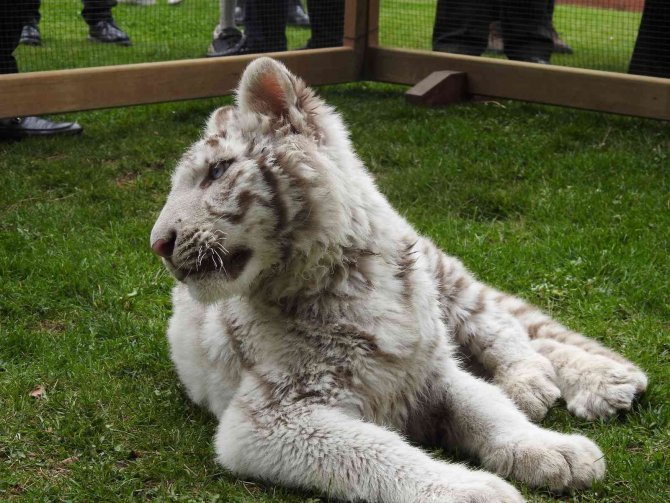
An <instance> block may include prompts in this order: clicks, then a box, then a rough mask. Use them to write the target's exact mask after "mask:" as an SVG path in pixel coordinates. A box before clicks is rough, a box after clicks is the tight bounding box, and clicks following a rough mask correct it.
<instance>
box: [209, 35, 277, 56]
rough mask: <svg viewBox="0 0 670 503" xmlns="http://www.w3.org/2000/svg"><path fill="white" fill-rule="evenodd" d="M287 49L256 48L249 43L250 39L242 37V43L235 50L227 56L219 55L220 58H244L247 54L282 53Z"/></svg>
mask: <svg viewBox="0 0 670 503" xmlns="http://www.w3.org/2000/svg"><path fill="white" fill-rule="evenodd" d="M285 50H286V48H284V49H281V48H277V47H260V46H254V45H251V44H250V43H249V39H248V38H247V37H246V36H242V42H241V43H240V44H238V45H237V47H235V48H234V49H232V50H230V51H228V52H226V53H225V54H219V56H244V55H245V54H261V53H265V52H282V51H285Z"/></svg>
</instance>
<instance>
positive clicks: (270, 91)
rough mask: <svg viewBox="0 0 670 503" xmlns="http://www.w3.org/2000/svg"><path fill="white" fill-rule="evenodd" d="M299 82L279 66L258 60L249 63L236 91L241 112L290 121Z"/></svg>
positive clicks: (262, 59)
mask: <svg viewBox="0 0 670 503" xmlns="http://www.w3.org/2000/svg"><path fill="white" fill-rule="evenodd" d="M295 83H296V78H295V77H294V76H293V75H292V74H291V73H290V72H289V71H288V69H287V68H286V67H285V66H284V65H283V64H282V63H280V62H278V61H275V60H274V59H271V58H266V57H262V58H258V59H255V60H254V61H252V62H251V63H249V65H248V66H247V68H246V69H245V70H244V73H243V74H242V78H241V79H240V85H239V86H238V88H237V104H238V106H239V108H240V110H243V111H249V112H256V113H260V114H264V115H268V116H270V117H277V118H279V117H282V116H283V117H288V116H289V112H290V109H291V107H294V106H296V104H297V93H296V88H295Z"/></svg>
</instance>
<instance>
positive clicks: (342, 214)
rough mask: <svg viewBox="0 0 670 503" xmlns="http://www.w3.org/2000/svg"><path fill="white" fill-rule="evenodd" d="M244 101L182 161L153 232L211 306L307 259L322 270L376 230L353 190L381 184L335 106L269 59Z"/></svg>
mask: <svg viewBox="0 0 670 503" xmlns="http://www.w3.org/2000/svg"><path fill="white" fill-rule="evenodd" d="M236 97H237V99H236V105H235V106H226V107H222V108H219V109H218V110H216V111H214V113H212V115H211V116H210V118H209V120H208V121H207V125H206V127H205V131H204V135H203V137H202V138H201V139H200V140H199V141H197V142H196V143H195V144H194V145H192V146H191V148H190V149H189V150H188V151H187V152H186V154H185V155H184V156H183V157H182V159H181V161H180V162H179V163H178V165H177V167H176V169H175V171H174V173H173V176H172V189H171V191H170V193H169V195H168V198H167V202H166V203H165V206H164V207H163V209H162V211H161V213H160V215H159V217H158V219H157V221H156V223H155V225H154V227H153V230H152V232H151V247H152V249H153V250H154V252H155V253H156V254H158V255H159V256H160V257H161V258H162V260H163V262H164V264H165V266H166V267H167V269H168V270H169V271H170V272H171V273H172V274H173V275H174V276H175V277H176V278H177V279H178V280H179V281H182V282H184V283H186V284H187V285H188V286H189V289H190V291H191V293H192V295H193V296H194V297H195V298H196V299H198V300H200V301H202V302H213V301H216V300H219V299H221V298H224V297H228V296H230V295H239V294H244V293H245V292H247V291H249V289H250V288H251V287H252V286H253V285H254V284H256V286H257V284H258V282H259V281H262V278H263V277H268V276H271V275H272V274H273V273H276V272H277V271H281V270H282V269H286V268H287V267H288V264H290V263H295V262H297V261H299V260H298V257H300V259H301V260H302V263H303V266H302V267H303V269H304V268H305V267H319V265H318V264H311V265H305V262H306V261H307V262H309V257H313V256H315V255H318V250H322V251H323V250H326V249H328V248H332V247H333V245H335V248H337V247H338V246H340V245H346V244H347V243H349V242H351V241H352V235H354V234H356V232H357V231H356V230H355V229H354V227H356V226H361V225H362V226H365V225H366V218H365V216H364V215H363V214H361V215H359V216H358V218H356V213H360V212H362V211H363V209H362V208H363V206H364V203H363V201H360V200H358V199H365V196H364V195H363V194H362V193H361V194H358V189H352V186H353V187H360V186H361V184H362V185H367V184H369V183H371V180H370V179H369V176H368V175H367V172H366V171H365V169H364V168H363V167H362V165H361V163H360V161H359V160H358V158H357V157H356V155H355V154H354V152H353V150H352V148H351V145H350V142H349V138H348V133H347V131H346V129H345V127H344V125H343V123H342V121H341V119H340V117H339V116H338V115H337V113H336V112H335V111H334V110H333V109H331V108H330V107H328V106H327V105H325V103H324V102H323V101H322V100H321V99H319V98H318V97H316V96H315V94H314V93H313V91H312V90H311V89H309V88H308V87H306V86H305V84H304V83H303V82H302V81H301V80H300V79H299V78H297V77H295V76H294V75H292V74H291V73H290V72H289V71H288V70H287V69H286V67H285V66H284V65H282V64H281V63H278V62H277V61H274V60H272V59H270V58H265V57H263V58H259V59H256V60H254V61H253V62H252V63H251V64H249V66H248V67H247V68H246V70H245V71H244V73H243V75H242V78H241V80H240V84H239V87H238V90H237V93H236ZM357 194H358V195H357ZM347 208H350V209H349V210H348V209H347ZM352 212H353V214H352ZM352 217H353V218H354V219H355V220H356V221H355V223H353V224H352ZM352 226H353V227H352ZM298 274H301V273H298Z"/></svg>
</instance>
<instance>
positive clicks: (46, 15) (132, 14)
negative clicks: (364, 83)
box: [16, 0, 640, 85]
mask: <svg viewBox="0 0 670 503" xmlns="http://www.w3.org/2000/svg"><path fill="white" fill-rule="evenodd" d="M80 10H81V2H80V1H79V0H53V1H49V2H43V4H42V11H41V12H42V21H41V25H40V26H41V30H42V36H43V40H44V44H43V46H41V47H26V46H20V47H19V48H18V50H17V51H16V56H17V58H18V61H19V64H20V67H21V71H35V70H52V69H60V68H80V67H87V66H101V65H113V64H123V63H142V62H148V61H163V60H172V59H189V58H197V57H201V56H203V55H204V54H205V51H206V49H207V46H208V45H209V43H210V40H211V33H212V30H213V29H214V26H215V25H216V23H217V22H218V2H216V1H215V0H184V2H183V3H182V4H180V5H178V6H172V7H171V6H168V5H167V3H166V2H165V1H164V0H158V3H157V4H156V5H154V6H151V7H142V6H135V5H129V4H120V5H118V6H117V7H116V8H115V9H114V17H115V19H116V21H117V23H118V24H119V26H121V27H122V28H123V29H124V30H125V31H127V32H128V34H129V35H130V36H131V38H132V41H133V46H132V47H117V46H111V47H110V46H105V45H100V44H92V43H91V42H88V41H87V40H86V35H87V27H86V24H85V23H84V22H83V20H82V19H81V17H80V16H79V12H80ZM434 19H435V0H410V1H407V0H402V1H401V0H389V1H384V2H382V8H381V13H380V41H381V43H382V44H383V45H389V46H395V47H406V48H412V49H426V50H430V48H431V33H432V29H433V22H434ZM639 23H640V14H639V13H634V12H622V11H615V10H609V9H594V8H584V7H575V6H571V5H558V6H557V7H556V12H555V14H554V24H555V25H556V28H557V29H558V31H559V32H560V33H561V35H562V36H563V38H564V39H565V40H566V41H567V42H568V43H569V44H570V45H571V46H572V47H573V49H574V51H575V53H574V54H573V55H554V56H553V58H552V63H553V64H557V65H565V66H574V67H582V68H594V69H598V70H609V71H624V72H625V71H626V69H627V67H628V61H629V60H630V55H631V53H632V50H633V45H634V44H635V37H636V34H637V29H638V26H639ZM287 37H288V45H289V49H296V48H298V47H301V46H304V45H305V43H306V42H307V39H308V37H309V30H307V29H304V28H292V27H289V28H288V29H287ZM150 84H151V83H148V85H150ZM120 85H122V84H120Z"/></svg>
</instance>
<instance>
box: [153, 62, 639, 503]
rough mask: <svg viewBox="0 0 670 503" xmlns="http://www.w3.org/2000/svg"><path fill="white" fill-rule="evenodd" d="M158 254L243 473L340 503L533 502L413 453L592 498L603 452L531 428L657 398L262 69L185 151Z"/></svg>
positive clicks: (178, 340) (177, 357)
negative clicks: (429, 227) (403, 212)
mask: <svg viewBox="0 0 670 503" xmlns="http://www.w3.org/2000/svg"><path fill="white" fill-rule="evenodd" d="M151 240H152V243H154V247H155V249H156V243H159V240H162V241H160V242H162V243H167V242H168V240H171V241H169V242H170V243H171V246H172V248H170V247H167V248H166V247H164V246H163V247H162V248H161V247H159V248H161V249H163V250H164V251H163V252H161V253H162V254H163V255H164V262H165V265H166V267H167V268H168V269H169V270H170V271H171V272H172V273H173V274H174V275H175V276H176V277H177V279H179V283H178V285H177V286H176V287H175V289H174V293H173V304H174V313H173V316H172V319H171V321H170V326H169V329H168V338H169V342H170V347H171V355H172V359H173V361H174V363H175V366H176V368H177V372H178V373H179V376H180V378H181V380H182V382H183V383H184V386H185V388H186V390H187V392H188V394H189V396H190V397H191V398H192V399H193V400H194V401H195V402H197V403H200V404H202V405H204V406H206V407H208V408H209V409H210V410H211V411H212V412H213V413H214V414H215V415H216V416H217V417H218V418H219V422H220V423H219V428H218V432H217V436H216V440H215V444H216V453H217V458H218V461H219V462H220V463H221V464H222V465H223V466H225V467H226V468H228V469H229V470H231V471H232V472H234V473H236V474H239V475H240V476H244V477H254V478H260V479H265V480H268V481H270V482H273V483H279V484H286V485H292V486H299V487H304V488H311V489H316V490H318V491H323V492H325V493H328V494H330V495H332V496H334V497H337V498H342V499H347V500H360V499H362V500H365V501H370V502H382V501H383V502H398V503H406V502H411V501H425V502H429V501H430V502H438V501H439V502H447V501H449V502H466V501H467V502H474V501H486V502H515V501H516V502H518V501H523V499H522V497H521V495H520V494H519V493H518V492H517V491H516V489H514V488H513V487H512V486H510V485H509V484H507V483H506V482H504V481H503V480H502V479H501V478H498V477H497V476H495V475H492V474H488V473H486V472H483V471H475V470H469V469H466V468H465V467H463V466H461V465H456V464H446V463H443V462H440V461H437V460H435V459H433V458H432V457H430V456H429V455H427V454H426V453H425V452H423V451H422V450H420V449H418V448H416V447H414V446H412V445H410V444H409V443H408V442H407V441H406V438H409V439H412V440H414V441H419V442H423V443H428V444H434V445H440V446H442V447H444V448H446V449H450V448H458V449H461V450H464V451H466V452H469V453H470V454H472V455H473V456H475V457H477V458H479V459H480V460H481V462H482V465H483V466H484V467H485V468H486V469H488V470H491V471H493V472H496V473H497V474H499V475H502V476H505V477H510V478H514V479H517V480H521V481H523V482H525V483H528V484H530V485H532V486H544V487H549V488H551V489H554V490H562V489H568V488H583V487H588V486H589V485H590V484H591V482H592V481H593V480H596V479H599V478H601V477H602V476H603V474H604V461H603V460H602V453H601V452H600V450H599V449H598V448H597V447H596V446H595V444H593V443H592V442H591V441H589V440H588V439H586V438H584V437H582V436H579V435H564V434H560V433H557V432H552V431H548V430H545V429H542V428H540V427H539V426H537V425H535V424H533V423H531V422H530V421H529V420H528V418H527V416H528V417H530V418H531V419H533V420H539V419H541V418H542V417H543V416H544V414H545V413H546V411H547V409H548V408H549V407H550V406H551V405H552V404H553V403H554V401H555V400H556V399H557V398H558V397H559V396H561V395H562V396H563V397H564V398H565V399H566V401H567V404H568V408H570V410H571V411H572V412H574V413H575V414H577V415H579V416H582V417H586V418H589V419H592V418H596V417H605V416H607V415H610V414H613V413H614V412H616V411H617V410H621V409H628V408H630V406H631V402H632V400H633V398H634V396H635V395H636V394H637V393H640V392H642V391H644V389H645V387H646V377H645V375H644V374H643V373H642V372H641V371H640V370H639V369H638V368H637V367H635V366H634V365H633V364H631V363H629V362H627V361H626V360H625V359H623V358H622V357H621V356H619V355H617V354H615V353H613V352H611V351H610V350H607V349H605V348H604V347H602V346H601V345H599V344H598V343H596V342H595V341H593V340H590V339H587V338H585V337H583V336H581V335H579V334H577V333H575V332H572V331H570V330H568V329H566V328H564V327H563V326H561V325H560V324H558V323H557V322H555V321H553V320H551V319H550V318H549V317H547V316H546V315H544V314H543V313H541V312H540V311H539V310H537V309H536V308H534V307H532V306H529V305H528V304H526V303H524V302H523V301H521V300H520V299H517V298H515V297H511V296H509V295H506V294H503V293H500V292H497V291H496V290H494V289H493V288H490V287H488V286H486V285H484V284H482V283H480V282H478V281H477V280H476V279H474V278H473V277H472V275H471V274H470V273H469V272H468V271H467V270H466V269H465V267H464V266H463V265H462V264H461V263H460V262H459V261H458V260H457V259H455V258H453V257H449V256H447V255H445V254H444V253H442V252H441V251H440V250H439V249H438V248H437V247H436V246H435V245H434V244H433V243H432V242H431V241H430V240H429V239H427V238H425V237H421V236H419V235H418V234H417V233H416V231H415V230H414V229H413V228H412V227H411V226H410V225H409V224H408V223H407V222H406V221H405V220H404V219H403V218H402V217H401V216H400V215H399V214H398V213H397V212H396V211H395V210H394V209H393V208H392V207H391V206H390V204H389V203H388V201H387V200H386V199H385V198H384V197H383V196H382V195H381V194H380V192H379V191H378V190H377V188H376V186H375V184H374V181H373V179H372V177H371V176H370V175H369V174H368V172H367V171H366V170H365V168H364V166H363V165H362V163H361V162H360V160H359V159H358V158H357V156H356V154H355V153H354V151H353V148H352V146H351V144H350V141H349V138H348V133H347V131H346V128H345V126H344V125H343V123H342V121H341V119H340V117H339V116H338V115H337V113H336V112H335V111H334V110H333V109H331V108H330V107H328V106H327V105H325V104H324V103H323V102H322V101H321V100H320V99H319V98H317V97H316V96H315V95H314V93H313V92H312V91H311V90H310V89H309V88H307V87H306V86H305V85H304V84H303V82H302V81H300V80H299V79H298V78H296V77H295V76H293V75H292V74H291V73H290V72H288V70H286V68H285V67H284V66H283V65H281V64H280V63H277V62H275V61H273V60H271V59H268V58H260V59H257V60H255V61H254V62H253V63H251V64H250V65H249V67H248V68H247V69H246V70H245V72H244V75H243V76H242V79H241V82H240V86H239V89H238V94H237V105H236V106H234V107H232V106H231V107H224V108H221V109H219V110H217V111H215V112H214V113H213V114H212V116H211V117H210V119H209V121H208V123H207V126H206V129H205V133H204V136H203V138H202V139H201V140H200V141H198V142H197V143H196V144H195V145H193V147H191V149H190V150H189V151H188V152H187V153H186V154H185V155H184V157H183V159H182V160H181V162H180V163H179V165H178V166H177V168H176V170H175V173H174V176H173V179H172V190H171V192H170V194H169V196H168V199H167V202H166V204H165V207H164V208H163V210H162V212H161V214H160V216H159V218H158V220H157V222H156V224H155V226H154V229H153V231H152V236H151ZM165 250H169V251H165ZM457 352H462V353H464V354H465V355H466V360H467V362H469V363H470V364H472V366H473V367H477V371H478V372H479V373H481V374H483V378H480V377H476V376H474V375H473V374H472V373H470V372H468V371H466V370H464V369H463V368H462V365H461V364H460V363H459V361H460V358H459V356H458V355H457V354H456V353H457ZM524 413H525V415H524Z"/></svg>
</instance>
